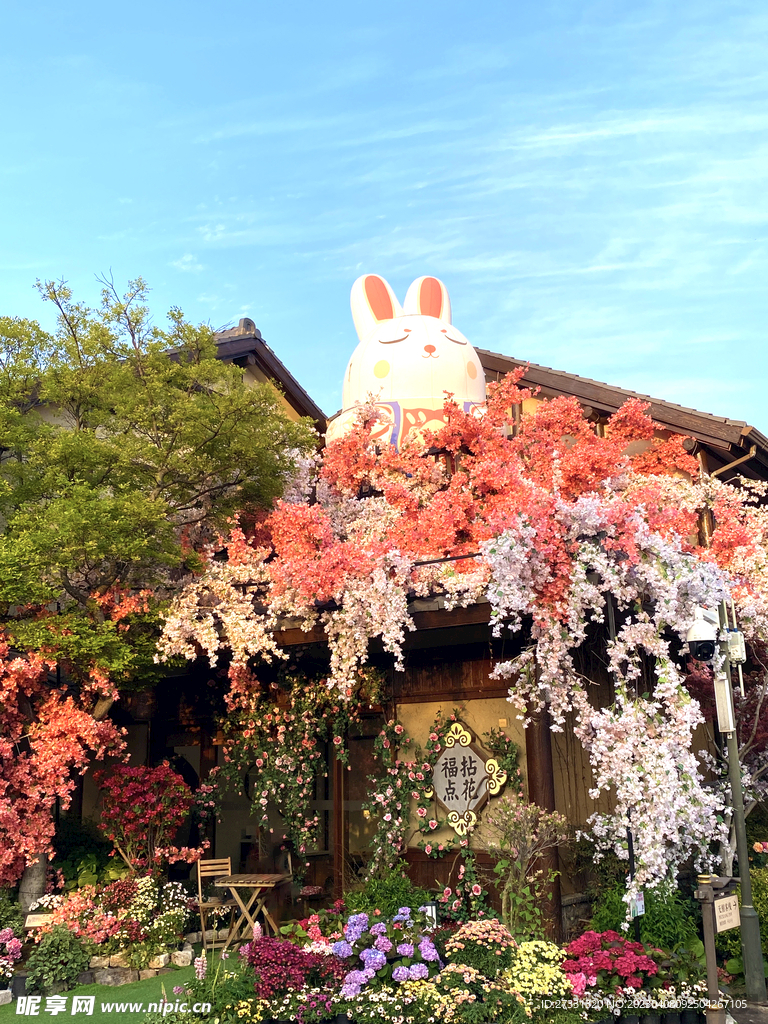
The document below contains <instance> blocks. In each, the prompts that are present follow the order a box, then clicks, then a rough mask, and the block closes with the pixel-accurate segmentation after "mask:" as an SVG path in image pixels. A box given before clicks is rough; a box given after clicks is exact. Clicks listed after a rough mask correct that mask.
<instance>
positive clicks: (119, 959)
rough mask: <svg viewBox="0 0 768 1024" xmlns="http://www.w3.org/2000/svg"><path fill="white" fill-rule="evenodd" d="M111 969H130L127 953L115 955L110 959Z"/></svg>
mask: <svg viewBox="0 0 768 1024" xmlns="http://www.w3.org/2000/svg"><path fill="white" fill-rule="evenodd" d="M109 966H110V967H130V966H131V965H130V964H129V963H128V954H127V953H115V954H114V955H113V956H111V957H110V958H109Z"/></svg>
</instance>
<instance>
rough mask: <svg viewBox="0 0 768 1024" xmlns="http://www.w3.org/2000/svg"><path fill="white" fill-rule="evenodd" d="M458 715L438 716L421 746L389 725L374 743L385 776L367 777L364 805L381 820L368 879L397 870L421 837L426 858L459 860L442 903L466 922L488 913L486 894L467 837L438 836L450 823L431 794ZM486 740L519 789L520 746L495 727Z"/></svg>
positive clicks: (397, 725) (446, 914) (448, 916)
mask: <svg viewBox="0 0 768 1024" xmlns="http://www.w3.org/2000/svg"><path fill="white" fill-rule="evenodd" d="M459 714H460V712H459V710H458V709H456V708H454V710H453V711H451V712H450V713H448V714H443V712H442V711H440V712H438V714H437V716H436V717H435V720H434V722H433V723H432V727H431V729H430V731H429V735H428V736H427V740H426V742H425V744H424V746H423V747H421V746H420V745H419V744H417V743H416V742H415V741H414V740H413V739H412V738H411V737H410V736H408V733H407V732H406V730H405V727H404V726H403V724H402V723H401V722H398V721H396V720H394V719H393V720H390V721H389V722H387V724H386V725H385V726H384V728H383V729H382V730H381V732H380V733H379V735H378V736H377V738H376V742H375V744H374V750H375V754H376V757H377V759H378V760H379V761H380V762H381V764H382V768H383V774H382V775H381V776H369V778H368V783H369V786H370V797H369V798H368V800H367V801H366V802H365V803H364V804H363V813H364V814H365V816H366V817H375V818H376V820H377V827H376V832H375V834H374V836H373V838H372V840H371V857H370V860H369V861H368V864H367V868H366V874H367V877H369V878H371V877H374V876H377V875H381V874H385V873H386V872H387V871H389V870H391V869H392V868H394V867H395V865H396V864H397V863H398V861H399V860H400V858H401V857H402V855H403V854H404V853H405V851H406V848H407V847H408V845H409V843H410V840H411V839H413V838H415V837H416V836H418V837H419V838H418V841H417V843H416V846H417V847H418V848H419V849H420V850H423V851H424V853H426V855H427V856H428V857H431V858H433V859H438V858H441V857H445V856H447V855H448V854H451V853H453V854H457V855H458V856H459V857H461V863H460V864H459V867H458V879H457V882H456V884H455V886H454V887H453V888H451V887H446V888H445V889H444V890H443V892H442V894H441V895H440V896H439V897H438V900H439V902H440V903H441V904H442V909H441V915H442V917H443V918H444V919H445V920H455V921H466V920H469V919H470V918H473V917H474V918H477V917H483V916H485V915H487V914H488V912H489V909H490V908H489V904H488V895H487V893H486V890H485V889H484V887H483V886H482V885H481V884H480V881H479V878H478V876H477V871H476V868H475V861H474V854H473V852H472V850H471V849H470V847H469V838H468V837H467V836H463V837H459V836H450V837H448V838H443V837H441V836H440V832H441V830H442V829H443V828H445V827H446V825H447V819H446V818H445V816H444V815H443V813H442V812H441V811H440V809H439V806H438V802H437V800H436V799H435V796H434V791H433V771H434V768H435V765H436V764H437V761H438V759H439V757H440V754H441V753H442V751H443V750H444V749H445V737H446V735H447V733H448V732H449V731H450V729H451V726H452V725H453V724H454V723H455V722H457V721H458V720H459ZM484 740H485V745H486V746H487V747H488V749H489V750H490V751H491V753H493V754H494V755H495V757H496V758H497V760H498V762H499V765H500V767H501V768H502V770H503V771H504V772H506V775H507V784H508V785H511V786H513V787H514V788H515V789H519V788H520V786H521V783H522V778H521V775H520V769H519V764H518V754H519V752H518V748H517V745H516V744H515V743H514V742H513V741H512V740H510V739H509V738H508V737H507V736H505V735H504V733H503V732H501V731H500V730H497V729H494V730H492V731H491V732H490V733H487V734H485V736H484Z"/></svg>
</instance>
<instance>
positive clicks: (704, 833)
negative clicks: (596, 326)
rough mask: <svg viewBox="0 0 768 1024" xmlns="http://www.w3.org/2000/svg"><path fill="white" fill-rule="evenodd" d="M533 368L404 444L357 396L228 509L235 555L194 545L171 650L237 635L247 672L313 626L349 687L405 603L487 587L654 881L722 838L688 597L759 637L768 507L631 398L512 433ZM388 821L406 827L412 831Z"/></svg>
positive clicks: (472, 596) (515, 694)
mask: <svg viewBox="0 0 768 1024" xmlns="http://www.w3.org/2000/svg"><path fill="white" fill-rule="evenodd" d="M524 372H525V371H524V369H522V368H521V369H520V370H519V371H516V372H515V373H513V374H511V375H509V376H508V377H507V378H505V379H504V380H502V381H500V382H498V383H497V384H492V385H489V388H488V403H487V412H486V414H485V415H484V416H481V417H476V416H473V415H470V414H467V413H464V412H463V411H462V410H461V409H460V408H459V407H458V406H457V405H456V404H455V403H454V402H452V401H450V400H448V401H447V402H446V406H445V421H446V425H445V426H444V427H443V428H442V429H440V430H437V431H435V432H428V433H427V434H425V436H423V437H419V436H415V437H412V438H411V439H410V440H409V441H408V442H406V443H405V444H404V445H403V446H402V448H401V449H400V450H397V449H395V448H392V447H386V448H384V450H380V449H379V448H378V447H377V444H376V441H375V428H376V424H377V416H378V413H377V412H376V410H375V409H374V408H373V406H372V405H370V404H369V405H366V406H362V407H361V409H360V415H359V422H358V425H357V427H356V429H353V430H352V431H351V432H350V433H349V434H347V435H346V436H345V437H344V438H342V439H340V440H338V441H335V442H333V443H332V444H331V445H329V446H328V447H327V448H326V449H325V451H324V453H323V457H322V465H321V466H320V467H319V469H318V471H317V476H316V478H313V481H312V484H311V486H310V483H309V478H307V480H305V481H304V483H303V485H302V486H301V487H299V488H294V490H293V492H292V493H291V495H290V496H289V500H284V501H283V502H281V503H278V504H277V506H276V507H275V509H274V510H273V511H272V512H271V513H270V514H269V515H268V516H267V517H266V519H265V520H264V521H263V522H262V523H260V524H259V526H258V528H257V529H254V530H253V531H252V532H251V533H249V534H247V533H246V532H245V531H244V530H243V529H242V528H241V527H240V526H239V525H238V524H234V525H233V528H232V530H231V532H230V536H229V537H228V538H224V539H222V540H221V541H220V543H219V544H218V548H219V549H222V548H223V549H224V550H225V552H226V556H227V560H226V561H221V560H220V559H218V558H217V559H214V558H213V554H214V549H215V548H216V545H214V546H212V547H211V549H210V550H209V551H208V552H204V555H205V556H206V557H207V559H208V561H207V565H206V568H205V570H204V572H202V573H201V575H200V576H199V577H197V578H196V579H194V580H192V581H190V583H189V585H188V587H187V588H186V589H185V591H184V593H183V594H182V595H181V596H180V597H179V598H177V599H176V600H175V601H174V603H173V604H172V606H171V609H170V611H169V614H168V617H167V619H166V622H165V629H164V637H163V641H162V650H161V656H162V657H169V656H171V655H177V654H181V655H184V656H186V657H188V658H192V657H196V656H197V655H198V654H199V653H200V652H202V653H205V654H207V655H208V657H209V658H210V659H211V660H212V661H215V659H216V658H217V657H218V655H219V653H220V652H221V651H226V652H228V654H229V656H230V659H231V664H232V665H233V666H234V667H235V670H236V671H237V670H238V667H240V668H243V667H244V666H245V665H246V664H247V663H248V662H249V660H250V659H253V658H254V657H260V658H262V659H264V660H266V661H270V660H273V659H275V658H282V657H284V656H285V652H284V650H283V649H282V648H281V647H280V644H279V642H278V640H279V631H280V630H283V629H288V628H295V627H299V628H301V629H303V630H306V631H310V630H322V631H323V632H324V634H325V636H326V638H327V641H328V646H329V650H330V672H329V675H328V678H327V686H328V688H329V689H330V690H333V691H335V693H336V694H337V695H338V697H339V699H340V700H341V701H344V700H348V699H349V698H350V696H351V695H352V694H353V693H354V692H355V687H356V673H357V671H358V670H359V668H360V666H361V665H363V664H364V663H365V661H366V659H367V657H368V645H369V641H370V640H371V639H372V638H374V637H379V638H381V639H382V640H383V643H384V648H385V650H387V651H389V652H390V653H392V655H393V656H394V661H395V664H396V665H399V664H400V658H401V652H402V647H403V642H404V637H405V635H406V633H407V632H408V631H409V630H410V629H412V628H413V621H412V618H411V614H410V610H409V601H410V600H411V599H413V598H417V597H424V596H430V597H432V598H434V597H438V598H441V599H442V602H443V604H444V606H447V607H455V606H456V605H459V604H467V603H469V602H472V601H476V600H478V599H479V598H480V597H482V596H483V594H484V596H485V597H486V598H487V600H488V601H489V602H490V604H491V609H492V624H493V630H494V632H495V633H496V634H497V635H504V634H508V633H509V630H510V629H511V630H512V631H518V632H519V633H520V635H521V637H522V638H523V646H524V648H525V649H524V650H523V653H522V654H521V655H520V656H519V657H517V658H515V659H514V660H512V661H507V662H504V663H502V664H499V665H497V667H496V675H497V676H498V677H500V678H507V679H509V681H510V700H511V701H512V702H513V703H515V704H516V705H517V707H518V708H519V710H520V714H521V716H523V717H526V716H528V715H530V714H533V713H535V712H536V711H537V710H540V709H542V708H544V707H546V709H547V710H548V712H549V715H550V716H551V721H552V725H553V728H555V729H562V728H563V726H564V724H565V723H566V720H568V721H572V723H573V726H574V728H575V730H576V732H577V734H578V735H579V737H580V739H581V740H582V742H583V743H584V745H585V746H586V748H587V750H588V751H589V756H590V759H591V763H592V768H593V772H594V776H595V786H594V792H598V791H600V792H602V791H609V792H610V794H611V797H612V799H613V800H614V802H615V805H616V814H615V816H614V818H613V820H612V823H609V822H608V820H607V819H606V818H595V819H594V826H595V830H596V837H597V840H598V842H599V843H601V844H602V845H604V846H605V845H612V846H614V847H615V848H616V849H617V852H619V853H620V855H622V854H623V855H624V856H626V851H625V849H624V847H623V844H622V841H621V838H620V837H621V835H622V832H623V830H624V829H625V828H626V816H627V813H629V814H630V816H631V821H632V827H633V831H634V832H635V853H636V859H637V875H636V878H637V879H638V884H640V881H639V880H640V879H642V881H643V882H644V883H645V884H647V885H653V884H656V883H657V882H658V881H660V880H661V878H662V876H663V874H664V873H666V872H667V871H673V870H674V868H675V866H676V865H677V864H679V863H680V861H681V859H685V858H686V857H687V856H688V855H689V854H690V853H696V852H697V851H698V852H702V851H703V850H704V848H706V847H707V846H708V844H709V842H710V841H711V839H712V837H713V836H717V834H718V825H717V820H716V819H717V812H718V804H717V800H716V798H714V797H713V796H712V794H711V793H710V792H709V791H708V790H707V789H706V788H705V787H704V785H703V783H702V779H701V775H700V771H699V768H698V763H697V760H696V758H695V757H694V756H693V754H692V753H691V737H692V734H693V731H694V729H695V728H696V726H697V723H698V722H699V721H700V718H699V709H698V704H697V703H696V701H693V700H691V699H690V698H689V695H688V693H687V691H686V689H685V686H684V681H683V675H682V674H681V672H680V671H679V665H678V660H679V658H680V656H681V651H682V650H683V644H684V639H685V632H686V629H687V626H688V624H689V622H690V619H691V618H692V614H693V609H694V607H695V606H696V605H707V606H710V607H711V606H715V605H717V604H718V603H719V602H720V601H721V600H722V599H723V598H725V597H726V596H727V597H728V598H729V599H733V601H734V602H735V604H736V607H737V609H738V613H739V617H740V622H741V624H742V628H743V629H744V631H745V633H746V634H747V636H748V637H750V638H752V639H755V638H757V639H759V638H766V637H768V556H767V554H766V537H768V509H766V507H765V505H761V504H760V502H761V500H762V495H761V493H760V489H759V488H752V489H751V490H750V489H747V488H743V489H741V490H739V489H736V488H734V487H733V486H732V485H730V484H724V483H722V482H721V481H719V480H715V479H711V478H708V479H700V478H699V467H698V463H697V462H696V460H695V459H694V458H693V457H692V456H690V455H689V454H688V453H687V452H686V451H685V449H684V447H683V438H682V437H680V436H678V435H672V436H667V435H666V434H665V433H664V432H663V431H660V430H659V428H658V427H657V426H656V425H655V424H654V423H653V422H652V420H651V419H650V418H649V417H648V415H647V412H646V407H645V406H644V405H643V403H641V402H640V401H638V400H635V399H632V400H630V401H628V402H627V403H625V405H624V406H623V407H622V408H621V409H619V410H618V412H616V413H615V414H614V415H613V416H611V417H610V418H609V419H608V422H607V424H606V425H605V430H604V431H603V432H602V434H601V435H600V436H598V434H597V433H596V432H595V430H594V429H593V426H592V425H591V424H590V423H588V422H587V421H586V420H585V419H584V417H583V414H582V410H581V407H580V406H579V404H578V402H577V401H576V399H575V398H566V397H561V398H556V399H554V400H552V401H541V402H540V403H539V404H538V406H537V407H536V409H535V411H534V412H533V413H532V414H530V415H529V414H527V413H526V415H524V416H523V417H522V419H520V418H519V417H518V419H517V420H516V421H515V424H514V429H512V430H510V429H509V425H510V421H511V418H512V417H511V411H510V410H511V409H512V408H513V407H515V408H518V409H519V408H521V407H522V406H523V404H524V403H526V402H527V406H526V408H530V406H531V403H530V402H528V401H527V400H529V399H530V398H531V397H532V396H531V393H530V392H529V391H527V390H526V389H524V388H521V387H520V386H519V385H520V379H521V377H522V376H523V373H524ZM705 512H707V513H709V512H711V513H713V514H714V530H713V532H712V536H711V544H710V545H709V546H708V547H706V548H705V547H702V546H700V544H699V542H698V528H699V523H700V518H701V516H702V514H703V513H705ZM446 559H450V560H449V561H446ZM596 638H597V639H599V640H600V642H601V643H603V644H604V649H605V650H606V651H607V655H608V660H609V669H610V672H611V674H612V676H613V679H614V683H615V693H616V699H615V702H614V706H613V707H612V708H604V709H602V710H600V709H595V708H594V707H592V705H591V703H590V700H589V694H588V686H587V683H586V682H585V680H584V678H583V677H582V674H581V672H580V670H579V667H578V666H577V663H576V660H575V654H576V652H577V651H578V648H580V647H582V646H584V645H586V644H587V643H592V642H593V641H595V639H596ZM528 639H529V640H530V643H526V642H525V641H527V640H528ZM569 716H571V717H569ZM637 743H641V749H642V750H643V758H642V764H640V762H639V760H638V759H637V758H636V757H635V755H634V753H633V744H637ZM634 749H635V750H636V749H637V748H636V747H635V748H634ZM641 792H642V793H643V794H644V795H643V799H642V800H640V798H639V794H640V793H641ZM393 795H394V787H393ZM385 802H388V801H385ZM397 802H398V801H397V800H396V801H395V803H397ZM400 802H401V803H402V801H400ZM400 810H402V808H401V809H400ZM386 813H392V812H391V808H388V809H387V810H383V811H382V815H384V814H386ZM399 816H400V818H401V825H402V817H403V816H402V815H399ZM651 820H653V821H654V822H655V823H656V824H658V826H659V827H657V828H655V829H652V828H651V826H650V822H651ZM387 824H388V825H389V831H390V832H392V837H393V840H395V841H396V840H397V838H398V837H399V836H400V835H401V832H402V828H401V827H400V826H398V828H395V827H394V824H392V825H390V823H387ZM393 829H394V831H393Z"/></svg>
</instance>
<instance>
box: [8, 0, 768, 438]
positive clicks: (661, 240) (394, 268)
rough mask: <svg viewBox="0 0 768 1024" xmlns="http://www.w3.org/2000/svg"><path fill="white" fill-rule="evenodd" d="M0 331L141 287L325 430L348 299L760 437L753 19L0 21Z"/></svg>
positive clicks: (763, 112) (684, 9) (348, 6)
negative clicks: (266, 365)
mask: <svg viewBox="0 0 768 1024" xmlns="http://www.w3.org/2000/svg"><path fill="white" fill-rule="evenodd" d="M2 26H3V31H2V33H1V34H0V38H2V42H1V43H0V47H2V60H1V61H0V86H1V87H2V95H3V98H4V101H3V104H2V136H1V137H2V144H1V146H0V153H1V154H2V155H1V156H0V211H1V213H2V216H1V217H0V225H1V228H0V232H1V233H0V313H3V314H7V315H14V316H27V317H35V318H38V319H41V320H42V321H43V322H44V323H47V324H49V323H50V321H49V319H48V318H49V317H50V313H49V311H48V310H47V309H46V308H45V307H44V306H42V305H41V304H40V302H39V300H38V298H37V295H36V293H35V292H34V290H33V284H34V280H35V278H37V277H40V278H51V277H53V278H61V277H64V278H65V279H67V280H68V281H69V282H70V284H71V286H72V287H73V288H74V289H75V292H76V294H77V295H78V297H80V298H83V299H84V300H86V301H89V302H95V301H96V299H97V296H98V287H97V285H96V282H95V278H94V275H95V274H98V273H103V272H105V271H109V270H110V269H111V270H112V273H113V274H114V276H115V279H116V281H117V282H123V281H126V280H127V279H128V278H129V277H135V276H137V275H142V276H143V277H145V278H146V279H147V280H148V281H149V283H150V285H151V287H152V289H153V297H152V304H153V308H154V310H155V311H156V316H157V319H162V316H163V314H164V311H165V310H166V309H167V308H168V307H169V306H171V305H178V306H180V307H181V308H182V309H183V310H184V311H185V313H186V314H187V315H188V316H189V317H190V318H191V319H193V320H205V321H210V323H211V324H212V325H213V326H214V327H220V326H223V325H225V324H230V323H232V322H237V320H238V318H239V317H241V316H245V315H247V316H250V317H252V318H253V319H254V320H255V321H256V323H257V325H258V326H259V327H260V329H261V331H262V333H263V335H264V337H265V339H266V340H267V341H268V343H269V344H270V345H271V346H272V348H273V349H274V350H275V351H276V353H277V354H278V356H279V357H280V358H281V359H282V360H283V361H284V362H285V363H286V365H287V366H288V367H289V369H291V370H292V372H293V373H294V374H295V375H296V376H297V377H298V379H299V380H300V381H301V382H302V383H303V384H304V386H305V387H306V388H307V390H308V391H309V392H310V394H311V395H312V396H313V397H314V398H315V400H316V401H317V402H318V403H319V404H320V405H321V406H322V407H323V408H324V409H325V410H326V412H333V411H334V410H335V409H336V408H338V406H339V403H340V397H341V380H342V376H343V373H344V368H345V366H346V362H347V359H348V357H349V354H350V353H351V351H352V349H353V348H354V346H355V344H356V336H355V334H354V330H353V327H352V320H351V316H350V312H349V289H350V286H351V284H352V282H353V280H354V279H355V278H356V277H357V276H358V275H359V274H361V273H367V272H374V273H379V274H382V275H383V276H384V277H386V278H387V279H388V280H389V281H390V283H391V284H392V285H393V287H394V288H395V290H396V292H397V293H398V295H399V296H400V298H401V300H402V298H403V296H404V293H405V290H406V288H407V286H408V284H409V283H410V282H411V281H412V280H413V279H414V278H415V277H418V276H420V275H421V274H434V275H436V276H438V277H440V278H442V279H443V280H444V281H445V282H446V284H447V286H448V288H449V291H450V294H451V299H452V303H453V314H454V322H455V323H456V324H457V325H458V327H459V328H460V329H461V330H462V331H463V333H464V334H465V335H466V336H467V337H468V338H469V340H470V341H472V342H473V343H474V344H475V345H476V346H478V347H481V348H489V349H492V350H495V351H499V352H504V353H508V354H512V355H514V356H516V357H518V358H521V359H530V360H531V361H532V362H537V363H543V364H545V365H548V366H554V367H556V368H558V369H562V370H569V371H572V372H576V373H581V374H583V375H585V376H591V377H595V378H597V379H598V380H604V381H608V382H610V383H614V384H618V385H621V386H624V387H628V388H635V389H637V390H640V391H643V392H647V393H650V394H653V395H654V396H657V397H660V398H666V399H669V400H671V401H677V402H681V403H683V404H685V405H693V406H695V407H697V408H700V409H704V410H707V411H711V412H716V413H718V414H721V415H728V416H733V417H735V418H739V419H746V420H747V421H748V422H751V423H753V424H754V425H755V426H757V427H759V428H761V429H762V430H764V431H768V409H766V404H765V400H764V399H763V393H764V390H765V383H766V376H767V374H766V370H767V369H768V346H766V323H767V322H768V317H767V315H766V314H767V313H768V297H767V292H766V271H767V270H768V231H767V225H768V187H767V184H768V183H767V180H766V179H767V177H768V135H767V134H766V128H768V103H767V102H766V100H767V99H768V8H766V6H765V5H764V4H762V3H759V2H758V0H753V2H748V3H742V2H739V0H722V2H708V0H671V2H667V0H665V2H658V0H656V2H655V0H644V2H643V3H639V2H634V3H630V2H620V0H594V2H586V0H540V2H537V3H535V4H534V3H532V2H527V3H520V2H517V3H515V2H509V0H507V2H506V3H496V2H493V0H485V2H484V3H474V4H470V3H466V2H461V3H459V2H453V0H448V2H442V3H436V2H431V0H429V2H424V3H419V2H417V0H410V2H408V3H398V2H391V3H386V2H385V3H380V4H363V3H347V2H338V0H329V2H327V3H325V4H318V3H304V2H300V3H298V2H297V3H286V4H282V5H280V4H275V3H273V2H270V3H266V2H263V0H251V2H232V3H224V4H221V5H214V4H210V3H200V2H198V0H191V2H186V3H183V4H181V3H175V2H162V0H160V2H156V3H153V4H149V3H146V2H145V0H137V2H135V3H132V4H130V5H122V6H121V5H104V4H102V3H99V4H96V3H91V2H82V0H81V2H77V3H75V4H74V5H72V6H70V7H68V6H62V5H58V4H56V5H53V4H49V3H37V4H34V5H31V6H29V7H27V8H24V9H23V8H22V5H21V4H20V3H15V4H9V5H6V7H5V9H4V13H3V15H2Z"/></svg>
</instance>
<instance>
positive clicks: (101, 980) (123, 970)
mask: <svg viewBox="0 0 768 1024" xmlns="http://www.w3.org/2000/svg"><path fill="white" fill-rule="evenodd" d="M93 980H94V981H95V983H96V984H97V985H129V984H130V983H131V982H132V981H138V980H139V972H138V971H132V970H130V968H128V967H108V968H107V969H106V970H104V971H96V973H95V974H94V976H93Z"/></svg>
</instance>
